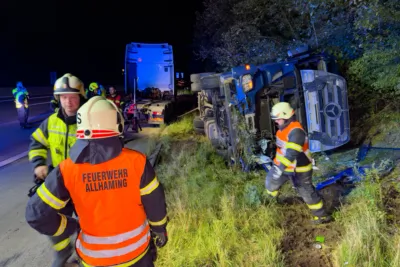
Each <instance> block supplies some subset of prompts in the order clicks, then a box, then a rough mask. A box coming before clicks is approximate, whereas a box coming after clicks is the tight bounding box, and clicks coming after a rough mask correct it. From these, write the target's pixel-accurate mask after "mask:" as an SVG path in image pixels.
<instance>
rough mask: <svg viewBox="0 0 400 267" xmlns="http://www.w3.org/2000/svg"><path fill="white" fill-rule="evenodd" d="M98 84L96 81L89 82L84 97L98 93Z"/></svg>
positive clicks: (88, 97) (90, 96)
mask: <svg viewBox="0 0 400 267" xmlns="http://www.w3.org/2000/svg"><path fill="white" fill-rule="evenodd" d="M99 88H100V86H99V84H98V83H96V82H92V83H90V84H89V88H88V89H86V91H85V93H86V98H87V99H90V98H92V97H94V96H96V95H98V94H99V93H98V90H99Z"/></svg>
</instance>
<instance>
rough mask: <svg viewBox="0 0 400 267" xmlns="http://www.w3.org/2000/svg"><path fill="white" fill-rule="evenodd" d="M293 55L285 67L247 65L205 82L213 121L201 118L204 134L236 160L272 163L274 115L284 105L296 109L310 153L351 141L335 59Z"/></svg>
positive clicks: (306, 53)
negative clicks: (275, 105)
mask: <svg viewBox="0 0 400 267" xmlns="http://www.w3.org/2000/svg"><path fill="white" fill-rule="evenodd" d="M288 54H289V57H288V58H287V59H285V60H283V61H280V62H274V63H267V64H262V65H258V66H255V65H249V64H246V65H243V66H237V67H234V68H232V69H231V71H229V72H225V73H220V74H210V75H206V76H203V77H201V88H202V91H204V92H207V93H208V94H210V92H212V93H211V94H212V97H211V102H212V103H211V106H212V110H213V112H212V118H210V116H209V117H207V116H205V115H204V114H206V113H205V112H202V113H201V114H203V120H204V121H205V122H204V131H205V133H206V135H207V136H208V137H209V138H210V140H211V141H212V143H213V144H214V145H215V146H216V147H217V148H218V149H219V150H221V149H222V150H226V153H225V155H227V156H228V157H229V158H230V159H231V160H234V161H237V160H239V159H240V160H242V159H243V152H245V154H251V155H250V156H251V158H253V159H254V160H255V162H256V163H257V162H258V163H259V162H264V163H265V162H270V159H272V158H273V157H274V153H275V146H274V138H275V134H276V131H277V128H276V126H275V124H274V122H273V121H272V120H271V116H270V111H271V108H272V106H273V105H274V104H275V103H278V102H282V101H285V102H289V103H290V104H291V106H292V107H293V108H294V109H295V114H296V118H297V120H299V121H300V123H301V124H302V125H303V127H304V129H305V130H306V131H307V133H308V138H309V142H310V151H311V152H321V151H327V150H332V149H335V148H337V147H340V146H342V145H344V144H346V143H347V142H348V141H349V140H350V121H349V108H348V100H347V85H346V81H345V79H344V78H343V77H341V76H340V75H338V73H337V68H336V64H335V60H334V58H332V57H330V56H329V55H326V54H324V53H315V52H310V51H308V49H304V48H303V49H299V50H292V51H289V53H288ZM199 103H200V102H199ZM208 107H209V108H210V105H209V106H208ZM200 108H201V107H200ZM208 114H211V113H210V112H209V113H208ZM240 122H242V123H240ZM197 124H198V123H197ZM243 125H245V128H246V129H243ZM248 136H251V138H248ZM246 140H247V141H246ZM266 157H268V158H266ZM247 158H248V157H247Z"/></svg>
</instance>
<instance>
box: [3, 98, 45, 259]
mask: <svg viewBox="0 0 400 267" xmlns="http://www.w3.org/2000/svg"><path fill="white" fill-rule="evenodd" d="M50 99H51V98H50V97H32V98H31V99H30V100H29V120H28V122H29V123H30V124H31V126H32V128H30V129H21V128H20V126H19V121H18V116H17V110H16V108H15V103H14V102H13V101H10V100H0V114H1V116H0V167H1V166H2V165H3V163H4V162H5V161H6V160H7V159H9V158H11V157H14V156H18V155H22V154H24V153H26V152H27V150H28V146H29V137H30V135H31V134H32V132H33V131H34V130H35V129H36V128H37V127H38V126H39V124H40V122H41V121H42V120H44V119H45V118H47V117H48V116H49V115H50V114H51V113H50V109H49V108H50ZM0 266H1V265H0Z"/></svg>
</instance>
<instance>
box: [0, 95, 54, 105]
mask: <svg viewBox="0 0 400 267" xmlns="http://www.w3.org/2000/svg"><path fill="white" fill-rule="evenodd" d="M10 97H11V96H10ZM50 97H52V95H49V96H38V97H34V96H32V97H29V100H31V99H40V98H50ZM0 99H1V98H0ZM29 100H28V102H29ZM11 101H14V99H8V100H0V103H5V102H11Z"/></svg>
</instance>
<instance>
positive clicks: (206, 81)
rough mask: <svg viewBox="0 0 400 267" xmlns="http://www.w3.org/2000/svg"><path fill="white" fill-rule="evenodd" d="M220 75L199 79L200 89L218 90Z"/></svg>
mask: <svg viewBox="0 0 400 267" xmlns="http://www.w3.org/2000/svg"><path fill="white" fill-rule="evenodd" d="M220 76H221V75H220V74H214V75H209V76H205V77H203V78H202V79H201V82H200V84H201V87H202V89H203V90H219V84H220V81H219V77H220Z"/></svg>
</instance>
